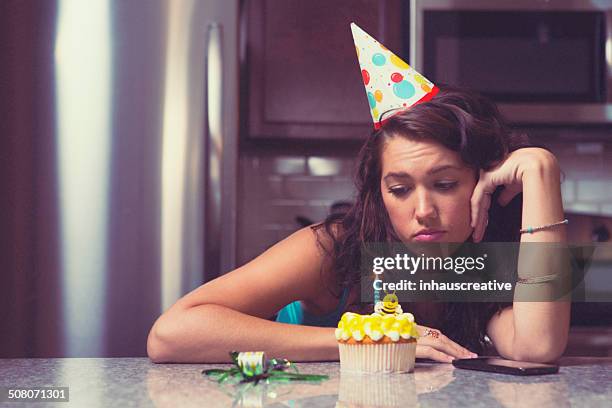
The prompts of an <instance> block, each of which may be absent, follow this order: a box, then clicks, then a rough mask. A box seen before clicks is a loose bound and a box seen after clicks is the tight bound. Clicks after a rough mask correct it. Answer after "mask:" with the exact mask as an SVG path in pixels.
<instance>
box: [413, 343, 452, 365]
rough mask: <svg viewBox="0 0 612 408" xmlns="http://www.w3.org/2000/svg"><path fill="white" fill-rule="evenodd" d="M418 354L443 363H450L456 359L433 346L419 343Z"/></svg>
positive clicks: (419, 356)
mask: <svg viewBox="0 0 612 408" xmlns="http://www.w3.org/2000/svg"><path fill="white" fill-rule="evenodd" d="M416 356H417V357H418V358H429V359H432V360H436V361H440V362H442V363H450V362H452V361H453V360H454V357H453V356H449V355H448V354H445V353H443V352H441V351H439V350H436V349H435V348H433V347H431V346H421V345H418V344H417V348H416Z"/></svg>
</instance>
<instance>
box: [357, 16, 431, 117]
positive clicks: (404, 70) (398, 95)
mask: <svg viewBox="0 0 612 408" xmlns="http://www.w3.org/2000/svg"><path fill="white" fill-rule="evenodd" d="M351 31H352V32H353V40H354V41H355V48H356V50H357V58H358V59H359V66H360V68H361V76H362V78H363V83H364V85H365V89H366V94H367V95H368V102H369V104H370V113H371V114H372V120H373V121H374V128H375V129H379V128H380V127H381V126H382V125H383V124H384V122H385V120H387V119H389V118H390V117H391V116H393V115H394V114H396V113H399V112H401V111H402V110H403V109H408V108H410V107H411V106H414V105H416V104H417V103H421V102H425V101H428V100H430V99H431V98H433V96H434V95H435V94H437V93H438V88H437V87H436V86H435V85H434V84H432V83H431V82H430V81H429V80H428V79H427V78H425V77H424V76H423V75H421V74H419V73H418V72H417V71H415V70H414V69H413V68H412V67H411V66H410V65H408V64H407V63H406V62H404V61H403V60H402V59H401V58H399V57H398V56H397V55H395V54H394V53H392V52H391V51H389V50H388V49H387V48H386V47H385V46H384V45H382V44H381V43H379V42H378V41H376V40H375V39H374V38H373V37H371V36H370V35H368V33H366V32H365V31H363V30H362V29H361V28H360V27H359V26H357V24H355V23H351Z"/></svg>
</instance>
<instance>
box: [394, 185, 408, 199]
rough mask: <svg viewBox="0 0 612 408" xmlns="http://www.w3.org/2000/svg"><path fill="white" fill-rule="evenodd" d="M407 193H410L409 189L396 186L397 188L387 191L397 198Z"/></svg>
mask: <svg viewBox="0 0 612 408" xmlns="http://www.w3.org/2000/svg"><path fill="white" fill-rule="evenodd" d="M408 191H410V187H402V186H398V187H391V188H390V189H389V192H390V193H391V194H393V195H394V196H397V197H399V196H403V195H404V194H406V193H408Z"/></svg>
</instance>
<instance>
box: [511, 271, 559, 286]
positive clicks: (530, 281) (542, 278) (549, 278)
mask: <svg viewBox="0 0 612 408" xmlns="http://www.w3.org/2000/svg"><path fill="white" fill-rule="evenodd" d="M559 276H561V275H560V274H558V273H552V274H550V275H544V276H536V277H533V278H521V277H519V278H518V279H517V281H516V283H525V284H533V283H542V282H550V281H553V280H555V279H557V278H558V277H559Z"/></svg>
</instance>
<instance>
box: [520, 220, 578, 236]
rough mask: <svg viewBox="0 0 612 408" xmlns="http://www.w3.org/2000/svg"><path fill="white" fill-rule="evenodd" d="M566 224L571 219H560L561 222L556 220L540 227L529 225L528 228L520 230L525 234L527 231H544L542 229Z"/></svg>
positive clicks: (531, 232)
mask: <svg viewBox="0 0 612 408" xmlns="http://www.w3.org/2000/svg"><path fill="white" fill-rule="evenodd" d="M564 224H569V221H568V220H567V218H566V219H564V220H563V221H559V222H555V223H552V224H547V225H542V226H540V227H527V228H523V229H521V230H520V233H521V234H525V233H528V234H533V233H534V232H536V231H542V230H545V229H550V228H553V227H556V226H557V225H564Z"/></svg>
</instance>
